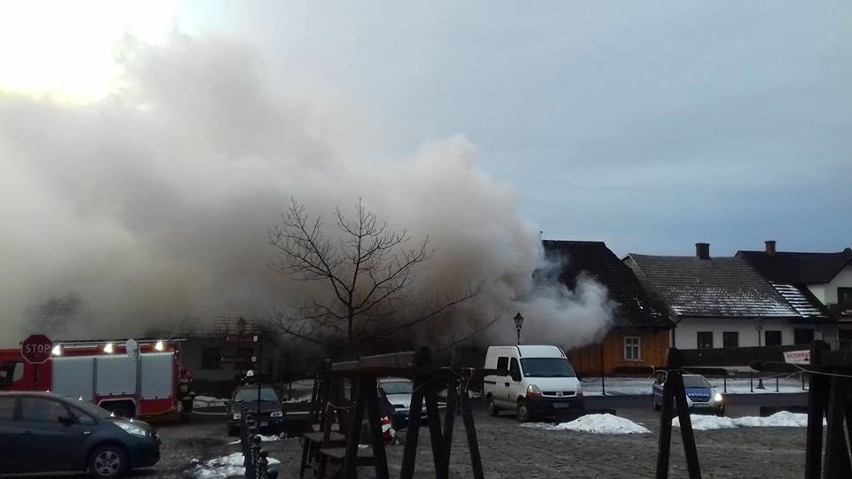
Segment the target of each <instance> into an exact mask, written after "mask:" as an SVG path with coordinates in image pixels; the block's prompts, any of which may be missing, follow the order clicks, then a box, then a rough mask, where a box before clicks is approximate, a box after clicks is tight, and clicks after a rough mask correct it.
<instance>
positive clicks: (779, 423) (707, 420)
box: [672, 411, 808, 431]
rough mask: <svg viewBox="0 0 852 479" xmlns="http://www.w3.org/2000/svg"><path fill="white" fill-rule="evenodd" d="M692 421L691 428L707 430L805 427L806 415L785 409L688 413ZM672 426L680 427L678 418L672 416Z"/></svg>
mask: <svg viewBox="0 0 852 479" xmlns="http://www.w3.org/2000/svg"><path fill="white" fill-rule="evenodd" d="M689 417H690V420H691V421H692V429H695V430H697V431H708V430H712V429H733V428H737V427H807V425H808V415H807V414H796V413H791V412H787V411H781V412H777V413H775V414H773V415H771V416H769V417H754V416H747V417H740V418H735V419H732V418H728V417H716V416H702V415H696V414H693V415H690V416H689ZM672 426H674V427H680V420H679V419H678V418H674V419H673V420H672Z"/></svg>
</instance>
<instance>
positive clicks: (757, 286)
mask: <svg viewBox="0 0 852 479" xmlns="http://www.w3.org/2000/svg"><path fill="white" fill-rule="evenodd" d="M625 262H626V264H628V265H629V266H630V267H631V268H634V270H636V271H637V274H638V275H640V279H641V280H643V282H644V283H646V284H648V285H649V286H650V287H651V288H653V289H654V290H655V291H656V292H657V293H658V294H659V295H660V296H661V297H662V298H663V300H665V302H666V303H667V304H668V305H669V306H670V307H671V308H672V309H674V310H675V311H676V312H677V313H678V314H680V315H682V316H701V317H719V318H756V317H778V318H791V319H792V318H796V317H800V316H799V313H797V312H796V311H795V310H794V309H793V307H791V306H790V305H789V304H788V303H787V302H786V301H785V300H784V298H783V297H781V295H780V294H779V293H778V292H777V291H776V290H775V289H774V288H773V287H772V285H771V284H769V282H768V281H766V280H765V279H763V278H762V277H761V276H760V275H759V274H757V272H756V271H754V270H753V269H752V268H750V267H749V265H748V264H747V263H746V262H745V261H744V260H742V259H741V258H712V259H699V258H697V257H691V256H647V255H637V254H630V255H628V256H627V258H625Z"/></svg>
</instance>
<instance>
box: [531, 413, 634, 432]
mask: <svg viewBox="0 0 852 479" xmlns="http://www.w3.org/2000/svg"><path fill="white" fill-rule="evenodd" d="M521 426H523V427H530V428H536V429H545V430H548V431H579V432H590V433H594V434H647V433H649V432H651V431H649V430H648V429H647V428H646V427H644V426H642V425H640V424H636V423H635V422H633V421H631V420H629V419H625V418H623V417H618V416H613V415H612V414H587V415H585V416H581V417H579V418H577V419H575V420H573V421H570V422H563V423H559V424H549V423H543V422H534V423H526V424H521Z"/></svg>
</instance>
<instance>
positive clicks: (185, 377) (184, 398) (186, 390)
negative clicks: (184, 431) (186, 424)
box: [179, 367, 195, 420]
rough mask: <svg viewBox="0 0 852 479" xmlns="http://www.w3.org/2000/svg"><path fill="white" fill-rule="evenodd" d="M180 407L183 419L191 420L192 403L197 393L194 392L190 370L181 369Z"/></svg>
mask: <svg viewBox="0 0 852 479" xmlns="http://www.w3.org/2000/svg"><path fill="white" fill-rule="evenodd" d="M179 381H180V390H179V392H180V405H181V408H180V409H181V411H180V415H181V419H183V420H187V419H189V416H190V414H192V403H193V401H194V400H195V393H194V392H193V391H192V387H191V386H192V373H190V372H189V370H188V369H186V368H184V367H181V368H180V378H179Z"/></svg>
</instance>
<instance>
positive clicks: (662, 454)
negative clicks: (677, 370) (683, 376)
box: [656, 348, 676, 479]
mask: <svg viewBox="0 0 852 479" xmlns="http://www.w3.org/2000/svg"><path fill="white" fill-rule="evenodd" d="M675 351H676V350H675V349H674V348H672V349H669V359H668V372H667V373H666V376H668V375H669V374H671V370H672V368H673V366H674V365H675V363H676V353H675ZM668 379H669V378H668V377H667V378H666V383H665V384H664V385H663V399H662V401H663V406H662V410H661V411H660V437H659V441H658V442H657V475H656V479H667V478H668V477H669V457H671V449H672V406H673V404H672V403H673V402H674V401H673V398H674V394H673V393H672V385H671V384H669V381H668Z"/></svg>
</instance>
